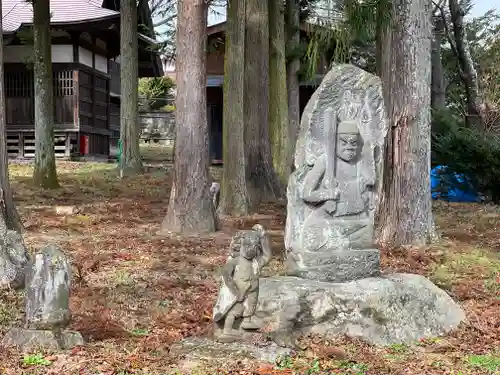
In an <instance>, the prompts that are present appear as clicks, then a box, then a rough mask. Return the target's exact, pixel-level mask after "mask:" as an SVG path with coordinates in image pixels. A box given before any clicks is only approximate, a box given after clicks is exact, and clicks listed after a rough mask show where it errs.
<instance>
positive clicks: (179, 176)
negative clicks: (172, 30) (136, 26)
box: [161, 0, 216, 233]
mask: <svg viewBox="0 0 500 375" xmlns="http://www.w3.org/2000/svg"><path fill="white" fill-rule="evenodd" d="M206 28H207V3H206V1H205V0H179V1H178V3H177V35H176V51H177V58H176V72H177V79H176V83H177V98H176V111H175V113H176V124H177V126H176V138H175V164H174V177H173V183H172V191H171V194H170V202H169V205H168V211H167V215H166V216H165V219H164V220H163V223H162V228H161V232H162V233H167V232H182V233H199V232H212V231H214V230H216V217H215V210H214V207H213V204H212V199H211V197H210V192H209V157H208V123H207V97H206V95H207V93H206V82H207V81H206V50H205V48H206V38H207V34H206Z"/></svg>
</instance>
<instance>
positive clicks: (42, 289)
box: [2, 245, 83, 351]
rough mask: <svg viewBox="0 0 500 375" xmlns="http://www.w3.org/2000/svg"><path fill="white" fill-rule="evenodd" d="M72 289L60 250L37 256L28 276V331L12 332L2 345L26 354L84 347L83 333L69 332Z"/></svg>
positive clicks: (68, 268) (52, 247) (45, 250)
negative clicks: (16, 348) (32, 351)
mask: <svg viewBox="0 0 500 375" xmlns="http://www.w3.org/2000/svg"><path fill="white" fill-rule="evenodd" d="M70 287H71V265H70V263H69V261H68V259H67V258H66V256H65V255H64V253H63V252H62V251H61V250H60V249H59V248H58V247H57V246H55V245H49V246H46V247H45V248H43V249H42V250H41V251H40V252H39V253H38V254H36V255H35V258H34V260H33V261H32V262H31V263H30V265H29V269H28V271H27V274H26V324H25V328H13V329H11V330H10V331H9V332H7V334H6V335H5V337H4V339H3V341H2V344H3V345H4V346H10V345H16V346H19V347H20V348H21V349H22V350H24V351H31V350H34V349H40V348H43V349H46V350H59V349H69V348H72V347H74V346H78V345H83V338H82V336H81V334H80V333H78V332H71V331H67V330H65V328H66V327H67V326H68V324H69V322H70V319H71V313H70V310H69V295H70Z"/></svg>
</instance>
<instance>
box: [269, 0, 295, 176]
mask: <svg viewBox="0 0 500 375" xmlns="http://www.w3.org/2000/svg"><path fill="white" fill-rule="evenodd" d="M268 3H269V48H270V49H269V99H270V102H269V130H270V135H271V150H272V153H273V165H274V168H275V170H276V172H277V173H278V176H279V178H280V180H281V183H282V184H286V183H287V182H288V176H289V175H290V172H291V167H292V147H291V141H292V140H291V139H290V133H289V122H288V98H287V96H288V95H287V72H286V57H285V42H286V38H285V15H284V1H282V0H268Z"/></svg>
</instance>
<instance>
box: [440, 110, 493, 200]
mask: <svg viewBox="0 0 500 375" xmlns="http://www.w3.org/2000/svg"><path fill="white" fill-rule="evenodd" d="M460 121H461V120H458V121H457V118H456V117H452V116H450V115H446V113H440V114H436V115H435V116H434V121H433V137H432V161H433V163H432V164H433V165H445V166H447V171H449V172H450V174H455V173H457V174H460V175H464V176H467V181H465V183H466V184H471V185H472V187H473V188H474V189H475V191H477V192H479V193H482V194H483V195H484V196H485V199H486V200H489V201H493V202H494V203H500V138H499V137H498V136H496V135H493V134H483V133H481V132H479V131H478V130H476V129H469V128H465V127H464V126H461V125H462V124H461V123H460ZM448 180H452V178H450V179H448ZM457 187H458V188H461V187H460V186H457Z"/></svg>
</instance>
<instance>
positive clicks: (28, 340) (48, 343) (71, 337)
mask: <svg viewBox="0 0 500 375" xmlns="http://www.w3.org/2000/svg"><path fill="white" fill-rule="evenodd" d="M83 344H84V341H83V337H82V335H81V334H80V333H79V332H75V331H61V332H57V331H50V330H37V329H23V328H12V329H11V330H9V331H8V332H7V333H6V335H5V336H4V338H3V339H2V346H6V347H7V346H16V347H18V348H19V349H20V350H21V351H24V352H32V351H34V350H41V349H42V350H48V351H57V350H66V349H71V348H74V347H75V346H80V345H83Z"/></svg>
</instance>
